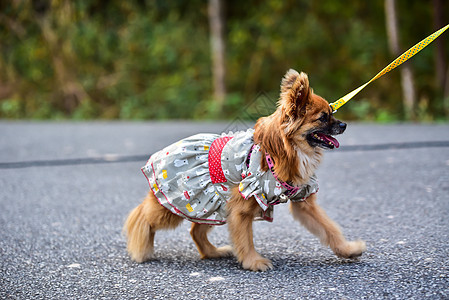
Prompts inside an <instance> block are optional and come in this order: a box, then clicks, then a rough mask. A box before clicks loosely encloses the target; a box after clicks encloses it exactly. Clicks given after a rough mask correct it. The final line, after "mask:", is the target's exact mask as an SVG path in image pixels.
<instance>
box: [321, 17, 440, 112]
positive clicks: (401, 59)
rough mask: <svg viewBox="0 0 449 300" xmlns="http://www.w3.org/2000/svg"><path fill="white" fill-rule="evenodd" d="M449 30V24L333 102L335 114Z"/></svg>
mask: <svg viewBox="0 0 449 300" xmlns="http://www.w3.org/2000/svg"><path fill="white" fill-rule="evenodd" d="M448 28H449V24H448V25H446V26H445V27H443V28H441V29H440V30H438V31H436V32H434V33H433V34H431V35H430V36H428V37H426V38H425V39H424V40H422V41H421V42H419V43H418V44H416V45H415V46H413V47H411V48H410V49H408V50H407V51H405V52H404V53H403V54H402V55H401V56H399V57H398V58H396V59H395V60H394V61H393V62H392V63H390V64H389V65H388V66H386V67H385V68H384V69H383V70H382V71H380V72H379V73H377V75H376V76H374V77H373V78H372V79H371V80H370V81H368V82H367V83H365V84H364V85H362V86H360V87H358V88H357V89H355V90H353V91H352V92H350V93H349V94H347V95H345V96H343V97H341V98H340V99H338V100H337V101H335V102H333V103H331V104H330V106H331V107H332V109H333V110H334V113H335V112H336V111H337V109H339V108H340V107H342V106H343V105H344V104H346V102H348V101H349V100H351V98H352V97H354V96H355V95H357V94H358V93H359V92H360V91H361V90H363V89H364V88H365V87H366V86H367V85H368V84H370V83H371V82H373V81H374V80H376V79H377V78H379V77H381V76H383V75H385V74H386V73H388V72H390V71H391V70H393V69H394V68H396V67H398V66H400V65H401V64H403V63H404V62H406V61H407V60H408V59H410V58H411V57H412V56H413V55H415V54H416V53H418V52H419V51H421V50H422V49H424V47H426V46H427V45H429V44H430V43H431V42H433V40H435V39H436V38H437V37H439V36H440V35H441V34H442V33H443V32H444V31H445V30H446V29H448Z"/></svg>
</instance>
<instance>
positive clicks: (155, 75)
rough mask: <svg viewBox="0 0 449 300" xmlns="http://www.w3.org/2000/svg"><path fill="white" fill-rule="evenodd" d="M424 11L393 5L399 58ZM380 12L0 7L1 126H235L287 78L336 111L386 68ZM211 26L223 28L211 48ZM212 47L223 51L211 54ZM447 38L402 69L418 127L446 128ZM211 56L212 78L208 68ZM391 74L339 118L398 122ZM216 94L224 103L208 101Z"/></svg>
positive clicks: (291, 6)
mask: <svg viewBox="0 0 449 300" xmlns="http://www.w3.org/2000/svg"><path fill="white" fill-rule="evenodd" d="M214 1H217V2H218V3H219V4H220V3H221V4H222V5H223V4H226V7H225V8H226V9H224V7H222V12H221V14H218V15H216V16H220V15H221V16H222V17H223V18H222V19H221V21H220V18H211V15H210V14H209V8H211V5H212V4H213V3H215V2H214ZM433 1H434V2H423V1H406V0H399V1H397V2H396V5H397V6H398V11H403V12H404V13H401V14H399V15H398V16H397V18H398V19H399V20H398V22H399V23H400V25H401V42H402V45H403V46H411V45H414V44H415V43H416V42H418V41H420V40H421V39H423V38H424V37H426V36H427V35H429V34H430V33H431V32H432V31H434V30H433V29H434V28H433V27H432V26H433V25H432V20H434V21H435V22H437V19H438V18H437V13H441V14H442V15H443V21H444V20H445V19H444V16H446V15H447V14H448V9H449V2H447V1H441V0H433ZM439 5H441V7H440V6H439ZM437 7H439V8H437ZM384 9H385V7H384V1H344V2H342V1H335V0H321V1H312V0H267V1H262V0H248V1H239V0H227V1H226V2H225V1H223V0H209V1H202V0H189V1H186V0H172V1H165V0H128V1H120V0H110V1H101V0H71V1H69V0H33V1H31V0H11V1H0V118H37V119H48V118H52V119H60V118H72V119H93V118H101V119H166V118H182V119H188V118H211V117H215V118H217V117H220V118H233V117H234V116H235V115H239V116H242V115H245V113H244V110H245V109H246V108H247V107H248V105H250V104H251V103H255V102H257V101H258V100H257V99H258V98H260V97H259V96H260V95H263V98H264V101H263V103H264V105H265V106H267V107H266V108H264V109H263V110H258V111H259V112H261V113H262V111H263V112H266V111H270V110H272V109H274V107H275V102H276V100H277V98H278V95H279V83H280V79H281V77H282V76H283V75H284V73H285V71H286V70H287V69H289V68H295V69H297V70H302V71H305V72H307V73H308V74H309V78H310V81H311V85H312V87H313V88H314V90H315V91H316V92H317V93H318V94H320V95H322V96H323V97H325V98H326V99H328V100H329V101H334V100H336V99H338V98H339V97H340V96H342V95H344V94H346V93H347V92H348V91H351V90H353V89H354V88H355V87H357V86H360V85H361V84H363V83H364V82H366V81H367V80H369V79H370V78H371V77H372V76H373V75H374V74H376V73H377V72H378V71H379V70H381V69H382V68H383V67H385V66H386V65H387V64H388V63H389V62H390V61H391V56H390V55H391V53H390V54H389V52H388V39H387V35H386V30H385V23H384V18H385V10H384ZM405 12H406V13H405ZM212 20H218V21H219V23H220V22H221V23H222V29H221V30H218V31H217V32H221V34H222V35H221V37H220V36H219V35H218V34H217V35H215V34H213V31H212V29H211V25H212ZM225 21H226V26H225V25H224V22H225ZM214 36H215V37H217V40H218V41H219V43H220V42H221V44H222V45H223V47H222V50H217V51H216V50H213V47H212V44H213V43H212V40H213V39H214V38H213V37H214ZM447 37H448V33H445V34H444V35H443V36H441V37H440V38H439V39H438V40H437V43H440V44H435V45H433V46H435V47H437V48H438V50H436V51H438V53H439V54H438V55H435V52H434V51H433V50H434V49H436V48H433V49H431V48H432V45H431V46H429V47H428V49H426V50H424V51H422V52H420V54H419V55H417V56H416V57H414V58H413V60H411V62H410V64H411V65H412V66H413V69H414V70H415V75H414V76H415V79H416V80H415V88H416V98H417V103H416V112H417V118H419V119H421V120H435V119H443V118H445V114H444V109H443V99H444V98H443V90H442V87H441V82H442V79H441V78H440V77H438V78H439V79H438V81H439V82H440V83H439V84H436V82H437V79H436V77H437V76H441V72H442V73H443V74H444V73H447V72H449V68H448V66H447V62H446V63H441V61H446V60H447V57H448V53H447V50H448V49H449V47H448V46H449V39H448V38H447ZM224 45H225V46H226V47H224ZM441 45H443V46H441ZM218 48H220V47H218ZM217 53H221V54H220V56H221V57H222V59H221V61H222V62H221V63H218V64H217V65H218V66H220V65H221V67H217V69H219V68H221V69H222V71H215V69H216V68H215V67H213V66H214V64H213V62H214V61H215V59H214V58H213V57H214V56H215V54H217ZM441 53H443V55H441ZM444 64H445V65H446V67H443V68H442V70H443V71H441V70H440V71H438V72H439V73H437V72H436V71H437V70H436V67H435V66H440V65H444ZM223 66H224V67H223ZM400 68H402V66H401V67H400ZM217 74H222V75H220V76H219V77H217V78H221V79H219V80H217V82H221V83H220V84H218V83H214V82H215V79H214V78H215V77H216V75H217ZM400 74H401V71H398V72H391V73H390V74H389V75H388V76H385V77H384V78H382V79H380V80H378V81H376V83H375V85H374V84H373V85H371V86H370V87H369V88H367V89H365V90H364V91H363V92H362V93H360V94H359V95H357V99H354V100H352V101H351V103H350V104H348V105H346V106H345V108H344V109H341V110H339V117H341V118H344V119H362V120H371V121H376V120H380V121H389V120H401V119H405V114H404V105H403V103H402V101H401V99H402V93H401V89H398V88H397V86H400V84H401V76H400ZM437 74H440V75H437ZM223 78H224V79H223ZM448 78H449V76H446V82H447V83H446V86H447V87H449V79H448ZM220 85H221V86H222V87H223V91H224V92H222V95H225V96H218V97H217V96H216V94H215V93H216V91H218V89H217V88H216V86H220ZM261 92H262V93H261ZM447 92H449V88H446V93H447ZM221 97H222V99H223V102H222V104H223V105H222V109H221V108H220V105H217V103H219V102H217V99H220V98H221ZM446 99H448V100H447V101H449V97H447V98H446ZM255 100H256V101H255ZM265 100H270V101H265ZM270 102H271V103H272V105H268V104H269V103H270ZM448 104H449V103H448ZM268 106H270V107H268ZM447 107H449V106H447ZM210 112H217V113H216V114H210ZM246 115H248V114H246ZM249 115H251V117H250V118H254V117H256V114H253V113H251V114H249Z"/></svg>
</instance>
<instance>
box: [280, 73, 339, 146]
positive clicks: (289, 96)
mask: <svg viewBox="0 0 449 300" xmlns="http://www.w3.org/2000/svg"><path fill="white" fill-rule="evenodd" d="M278 110H279V113H280V115H281V128H283V129H284V133H285V135H286V137H287V139H289V140H292V141H293V142H294V144H295V145H296V146H301V148H303V147H304V146H305V144H306V143H307V145H308V146H309V147H311V148H316V147H319V148H323V149H334V148H338V147H339V145H340V144H339V143H338V141H337V139H335V138H334V137H333V136H334V135H337V134H341V133H343V132H344V131H345V129H346V123H343V122H341V121H339V120H337V119H335V118H334V116H333V115H332V108H331V107H330V106H329V103H328V102H327V101H326V100H324V99H323V98H322V97H320V96H318V95H315V94H314V93H313V90H312V89H311V88H310V87H309V79H308V77H307V74H305V73H302V72H301V74H299V73H298V72H296V71H295V70H289V71H288V72H287V73H286V74H285V76H284V78H283V79H282V83H281V96H280V100H279V107H278Z"/></svg>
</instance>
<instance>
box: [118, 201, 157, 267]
mask: <svg viewBox="0 0 449 300" xmlns="http://www.w3.org/2000/svg"><path fill="white" fill-rule="evenodd" d="M145 205H146V203H145V201H144V202H142V203H141V204H140V205H139V206H137V207H136V208H134V209H133V210H132V211H131V212H130V213H129V215H128V218H127V219H126V222H125V225H124V226H123V232H124V233H125V235H126V236H127V239H128V253H129V255H130V256H131V258H132V259H133V260H135V261H136V262H139V263H141V262H144V261H147V260H149V259H151V258H152V257H153V244H154V231H152V230H151V226H150V223H149V222H148V221H147V219H146V218H145V213H144V212H145Z"/></svg>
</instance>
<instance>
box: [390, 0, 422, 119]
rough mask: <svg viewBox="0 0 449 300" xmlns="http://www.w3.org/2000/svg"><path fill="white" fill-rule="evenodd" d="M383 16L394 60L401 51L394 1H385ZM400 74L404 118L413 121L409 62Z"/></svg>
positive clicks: (412, 91)
mask: <svg viewBox="0 0 449 300" xmlns="http://www.w3.org/2000/svg"><path fill="white" fill-rule="evenodd" d="M385 15H386V25H387V26H386V28H387V33H388V42H389V47H390V52H391V54H392V56H394V58H396V57H398V56H399V55H401V54H402V52H403V51H402V50H401V48H400V47H399V29H398V18H397V15H396V1H395V0H385ZM400 72H401V84H402V95H403V102H404V113H405V117H406V119H408V120H410V119H412V120H415V112H414V109H415V103H416V95H415V83H414V80H413V71H412V67H411V65H410V62H406V63H404V64H403V65H402V66H401V69H400Z"/></svg>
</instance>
